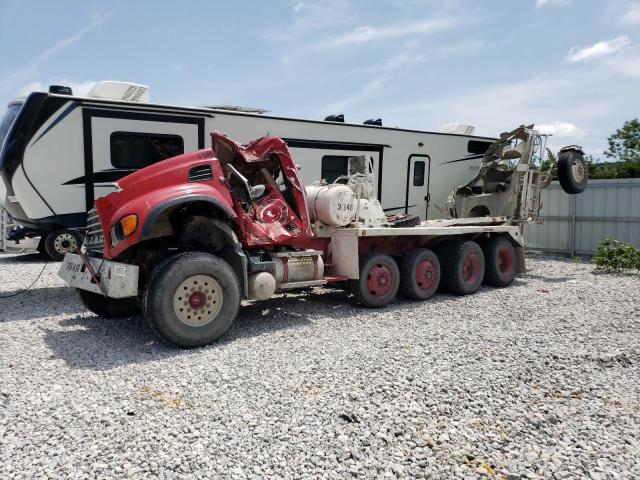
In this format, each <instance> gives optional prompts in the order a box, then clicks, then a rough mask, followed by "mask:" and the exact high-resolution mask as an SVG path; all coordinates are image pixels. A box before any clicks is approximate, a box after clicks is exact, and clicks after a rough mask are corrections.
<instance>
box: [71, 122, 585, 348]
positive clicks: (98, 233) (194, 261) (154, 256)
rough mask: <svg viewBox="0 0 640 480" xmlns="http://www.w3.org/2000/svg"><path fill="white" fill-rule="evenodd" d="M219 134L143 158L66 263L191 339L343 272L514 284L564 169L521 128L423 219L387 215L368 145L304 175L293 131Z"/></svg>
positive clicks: (86, 283) (355, 276)
mask: <svg viewBox="0 0 640 480" xmlns="http://www.w3.org/2000/svg"><path fill="white" fill-rule="evenodd" d="M211 136H212V148H210V149H204V150H199V151H196V152H192V153H188V154H184V155H180V156H177V157H174V158H171V159H167V160H164V161H162V162H159V163H157V164H154V165H152V166H149V167H147V168H144V169H142V170H139V171H137V172H135V173H133V174H131V175H129V176H127V177H125V178H123V179H122V180H120V181H119V182H118V184H117V185H116V186H115V191H114V192H113V193H111V194H109V195H107V196H105V197H103V198H100V199H98V200H97V201H96V203H95V208H94V209H93V210H92V211H90V212H89V216H88V226H87V235H86V238H85V240H84V244H83V247H82V249H81V250H77V251H76V252H75V253H68V254H67V255H66V256H65V258H64V261H63V263H62V266H61V268H60V275H61V276H62V278H64V279H65V280H66V281H67V283H68V284H69V285H71V286H73V287H76V288H77V289H79V290H80V292H81V299H82V301H83V302H84V304H85V305H86V306H87V308H88V309H89V310H91V311H93V312H95V313H97V314H99V315H103V316H121V315H126V314H133V313H135V312H136V311H137V310H138V309H139V308H141V309H142V312H143V314H144V316H145V318H146V319H147V321H148V322H149V324H150V325H151V328H152V329H153V330H154V332H155V333H156V334H157V335H158V336H159V337H160V338H161V339H163V340H164V341H166V342H169V343H172V344H174V345H177V346H180V347H197V346H202V345H207V344H209V343H211V342H213V341H214V340H216V339H217V338H219V337H220V336H222V335H224V333H225V332H226V331H227V330H228V329H229V328H230V327H231V325H232V324H233V321H234V320H235V318H236V316H237V313H238V310H239V308H240V303H241V301H242V300H243V299H252V300H265V299H267V298H269V297H271V296H272V295H273V294H274V293H276V292H286V291H290V290H294V289H301V288H310V287H318V286H322V285H338V284H341V285H347V286H348V287H349V288H350V289H351V291H352V292H353V294H354V297H355V299H356V301H357V302H359V303H360V304H362V305H364V306H366V307H372V308H380V307H383V306H385V305H387V304H388V303H389V302H391V301H392V300H394V298H396V296H397V295H398V294H400V295H401V296H402V297H405V298H409V299H412V300H419V301H421V300H428V299H429V298H430V297H431V296H433V295H434V293H435V292H436V290H438V288H439V287H444V289H446V290H448V291H450V292H451V293H454V294H457V295H467V294H471V293H474V292H475V291H477V290H478V288H480V285H481V284H482V283H483V281H484V282H486V283H488V284H490V285H493V286H497V287H505V286H507V285H509V284H511V283H512V282H513V279H514V278H515V275H516V273H517V272H523V271H524V268H525V264H524V239H523V237H522V227H523V224H524V223H525V222H529V221H534V220H537V218H538V211H539V208H540V202H539V192H540V189H541V188H543V187H544V186H545V185H548V183H549V182H550V181H551V179H552V178H554V177H557V176H558V175H559V174H561V173H559V170H558V169H557V168H555V167H554V168H553V169H552V170H549V171H546V172H542V171H541V170H540V168H539V166H537V165H538V163H539V162H538V161H539V160H541V159H540V158H538V157H536V153H538V154H539V153H540V152H543V151H544V149H543V148H542V144H541V138H542V137H540V136H539V135H538V134H537V132H536V131H535V130H533V128H532V126H530V127H520V128H519V129H517V130H515V131H514V132H511V133H509V134H503V135H502V136H501V138H500V140H498V141H497V142H496V143H495V144H494V145H493V146H492V147H491V148H489V150H488V151H487V153H486V154H485V157H484V158H483V160H482V164H481V168H480V172H479V174H478V176H477V177H476V178H475V179H474V180H473V181H472V182H471V183H469V184H467V185H464V186H461V187H458V188H456V189H454V191H453V192H452V194H451V196H450V199H449V204H448V205H447V206H448V212H449V216H450V218H448V219H440V220H431V221H425V222H421V223H419V224H418V225H415V226H407V225H412V223H414V220H413V219H411V218H402V216H400V217H399V216H397V215H396V216H393V217H388V216H387V215H385V213H384V210H383V208H382V206H381V204H380V202H379V201H378V200H377V199H376V198H375V193H374V192H375V188H374V182H373V178H374V175H373V167H372V164H371V161H370V160H367V158H366V157H364V156H360V157H352V158H350V159H349V170H348V174H347V175H344V176H341V177H338V178H337V179H336V180H335V181H334V182H333V183H327V182H325V181H320V182H316V183H315V184H314V185H310V186H307V187H305V186H304V185H303V183H302V180H301V176H300V174H299V172H298V168H297V166H296V164H295V163H294V161H293V159H292V158H291V155H290V153H289V150H288V149H287V146H286V143H285V142H284V141H282V140H281V139H280V138H275V137H264V138H260V139H258V140H255V141H253V142H250V143H247V144H237V143H235V142H234V141H232V140H231V139H229V138H228V137H227V136H226V135H224V134H222V133H218V132H213V133H212V134H211ZM567 151H568V152H571V155H567V158H569V159H570V161H571V162H573V163H574V168H563V169H561V172H564V174H570V175H575V176H576V178H572V179H570V181H568V182H565V183H566V184H569V185H572V186H573V187H575V186H576V185H578V186H582V188H584V184H585V183H586V179H585V178H582V177H581V178H578V177H577V176H579V175H584V173H583V172H584V168H583V167H584V160H583V158H582V153H581V151H580V150H579V148H578V147H575V148H573V147H570V149H569V150H567ZM496 178H498V180H496ZM496 184H499V185H496ZM572 193H575V192H572ZM458 212H465V214H464V215H458Z"/></svg>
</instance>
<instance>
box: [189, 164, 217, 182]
mask: <svg viewBox="0 0 640 480" xmlns="http://www.w3.org/2000/svg"><path fill="white" fill-rule="evenodd" d="M212 178H213V173H212V172H211V165H198V166H197V167H192V168H191V170H189V181H190V182H204V181H205V180H211V179H212Z"/></svg>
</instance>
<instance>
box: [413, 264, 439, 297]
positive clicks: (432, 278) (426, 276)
mask: <svg viewBox="0 0 640 480" xmlns="http://www.w3.org/2000/svg"><path fill="white" fill-rule="evenodd" d="M437 281H438V269H437V268H436V266H435V265H434V263H433V262H432V261H431V260H429V259H427V258H425V259H424V260H422V261H421V262H420V263H418V265H417V266H416V284H417V285H418V288H419V289H420V290H424V291H428V290H431V289H432V288H433V287H434V285H436V282H437Z"/></svg>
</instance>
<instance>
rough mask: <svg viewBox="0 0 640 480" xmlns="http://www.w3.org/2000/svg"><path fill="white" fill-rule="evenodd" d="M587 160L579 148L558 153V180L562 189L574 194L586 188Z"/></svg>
mask: <svg viewBox="0 0 640 480" xmlns="http://www.w3.org/2000/svg"><path fill="white" fill-rule="evenodd" d="M588 179H589V174H588V170H587V162H585V160H584V155H583V154H582V152H580V151H579V150H565V151H564V152H562V151H561V152H560V154H559V155H558V180H559V181H560V186H561V187H562V189H563V190H564V191H565V192H566V193H568V194H570V195H575V194H578V193H582V192H584V189H585V188H587V181H588Z"/></svg>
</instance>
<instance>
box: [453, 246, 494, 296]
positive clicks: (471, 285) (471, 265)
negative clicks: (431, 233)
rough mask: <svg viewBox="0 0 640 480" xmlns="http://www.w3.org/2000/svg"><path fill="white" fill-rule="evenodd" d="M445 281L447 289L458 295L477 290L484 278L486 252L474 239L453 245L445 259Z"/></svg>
mask: <svg viewBox="0 0 640 480" xmlns="http://www.w3.org/2000/svg"><path fill="white" fill-rule="evenodd" d="M444 272H445V275H444V281H445V283H446V285H447V289H448V290H449V291H450V292H451V293H455V294H456V295H469V294H471V293H474V292H476V291H477V290H478V289H479V288H480V285H482V280H483V278H484V254H483V253H482V249H481V248H480V245H478V244H477V243H476V242H473V241H463V242H458V243H457V244H455V245H453V246H452V248H451V250H450V251H449V254H448V255H447V258H446V261H445V269H444Z"/></svg>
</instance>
